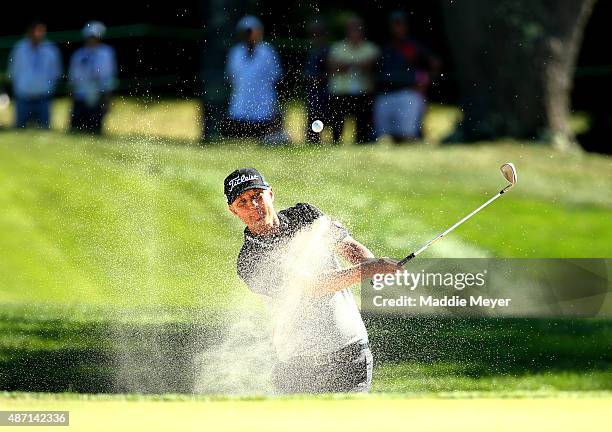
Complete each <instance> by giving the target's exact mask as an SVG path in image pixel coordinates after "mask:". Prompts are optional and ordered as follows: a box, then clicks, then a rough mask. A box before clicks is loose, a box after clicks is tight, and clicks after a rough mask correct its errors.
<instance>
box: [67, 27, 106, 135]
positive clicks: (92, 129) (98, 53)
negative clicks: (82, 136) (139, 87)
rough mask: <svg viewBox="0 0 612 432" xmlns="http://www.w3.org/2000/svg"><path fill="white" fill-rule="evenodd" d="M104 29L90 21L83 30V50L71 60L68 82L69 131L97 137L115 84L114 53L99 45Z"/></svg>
mask: <svg viewBox="0 0 612 432" xmlns="http://www.w3.org/2000/svg"><path fill="white" fill-rule="evenodd" d="M105 33H106V27H105V26H104V24H102V23H101V22H99V21H90V22H88V23H87V24H85V27H83V30H82V34H83V38H84V39H85V43H84V46H83V47H81V48H79V49H78V50H76V51H75V52H74V54H73V55H72V58H71V59H70V69H69V71H68V82H69V84H70V88H71V90H72V115H71V118H70V129H71V130H72V131H73V132H74V131H80V132H89V133H95V134H100V133H101V132H102V120H103V119H104V116H105V115H106V113H107V111H108V108H109V105H110V96H111V92H112V91H113V89H114V87H115V83H116V76H117V62H116V60H115V51H114V50H113V48H111V47H110V46H108V45H106V44H104V43H102V38H103V37H104V34H105Z"/></svg>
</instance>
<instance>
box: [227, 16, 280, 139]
mask: <svg viewBox="0 0 612 432" xmlns="http://www.w3.org/2000/svg"><path fill="white" fill-rule="evenodd" d="M236 30H237V32H238V34H239V35H240V38H241V39H242V42H240V43H238V44H237V45H234V46H233V47H232V48H231V49H230V51H229V53H228V56H227V64H226V70H225V74H226V77H227V79H228V81H229V82H230V85H231V95H230V102H229V116H228V117H229V118H228V121H227V125H226V131H225V134H226V135H227V136H230V137H236V138H258V139H261V140H262V142H263V143H264V144H271V145H276V144H287V143H288V142H289V137H288V136H287V134H286V132H285V131H284V130H283V119H282V117H281V114H280V110H279V106H278V95H277V91H276V84H277V83H278V81H279V80H280V78H281V75H282V67H281V64H280V60H279V57H278V54H277V53H276V50H275V49H274V47H273V46H272V45H270V44H269V43H267V42H264V41H263V24H262V23H261V21H260V20H259V19H258V18H256V17H254V16H250V15H247V16H245V17H243V18H242V19H241V20H240V21H239V22H238V25H237V26H236Z"/></svg>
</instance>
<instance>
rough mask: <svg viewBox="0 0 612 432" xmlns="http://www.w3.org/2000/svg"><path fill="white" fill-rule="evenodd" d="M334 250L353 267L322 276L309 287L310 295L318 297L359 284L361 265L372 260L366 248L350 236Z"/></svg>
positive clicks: (371, 255) (371, 254) (372, 255)
mask: <svg viewBox="0 0 612 432" xmlns="http://www.w3.org/2000/svg"><path fill="white" fill-rule="evenodd" d="M336 250H337V252H338V254H339V255H340V256H342V257H344V258H345V259H346V260H347V261H348V262H350V263H351V264H353V266H352V267H349V268H345V269H342V270H333V271H331V272H328V273H324V274H322V275H321V277H319V279H318V280H317V282H316V283H314V284H313V285H312V286H311V288H310V295H312V296H314V297H320V296H322V295H325V294H330V293H333V292H336V291H341V290H343V289H345V288H348V287H350V286H351V285H355V284H357V283H360V282H361V277H362V271H363V265H362V263H363V262H364V261H366V260H368V259H372V258H374V254H373V253H372V252H371V251H370V250H369V249H368V248H367V247H365V246H364V245H362V244H361V243H359V242H358V241H357V240H355V239H354V238H352V237H350V236H347V237H346V238H345V239H344V240H342V241H341V242H340V243H339V244H338V247H337V249H336Z"/></svg>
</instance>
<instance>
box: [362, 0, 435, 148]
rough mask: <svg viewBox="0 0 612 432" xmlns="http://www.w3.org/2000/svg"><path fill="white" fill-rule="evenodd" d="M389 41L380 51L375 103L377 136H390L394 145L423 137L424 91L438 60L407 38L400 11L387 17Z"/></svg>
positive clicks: (406, 28) (405, 26) (405, 25)
mask: <svg viewBox="0 0 612 432" xmlns="http://www.w3.org/2000/svg"><path fill="white" fill-rule="evenodd" d="M389 24H390V30H391V36H392V40H391V42H390V43H389V44H388V45H387V46H386V47H385V48H384V49H383V52H382V55H381V58H380V65H379V66H380V69H379V79H378V85H379V91H380V93H379V95H378V96H377V98H376V102H375V104H374V126H375V129H376V137H377V138H379V137H381V136H383V135H390V136H391V137H392V139H393V140H394V141H395V142H402V141H408V140H412V139H415V138H421V137H422V127H421V126H422V120H423V114H424V112H425V105H426V92H427V87H428V85H429V83H430V81H431V78H432V77H433V76H435V75H436V74H437V73H438V71H439V69H440V61H439V60H438V59H437V57H436V56H435V55H434V54H432V53H431V51H429V50H428V49H427V48H426V47H424V46H423V45H421V44H420V43H418V42H417V41H415V40H414V39H411V38H410V37H409V36H408V34H409V33H408V30H409V28H408V21H407V18H406V16H405V14H404V13H403V12H399V11H397V12H394V13H392V14H391V16H390V21H389Z"/></svg>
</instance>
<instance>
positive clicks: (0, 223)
mask: <svg viewBox="0 0 612 432" xmlns="http://www.w3.org/2000/svg"><path fill="white" fill-rule="evenodd" d="M506 160H511V161H514V162H515V163H516V164H517V166H518V169H519V176H520V182H521V183H520V184H519V186H518V187H517V188H516V190H515V191H513V192H512V194H510V195H508V196H507V197H504V198H503V199H501V200H499V201H498V202H496V203H495V205H493V206H491V207H489V208H487V209H486V210H485V211H484V212H483V213H482V214H479V215H478V217H477V218H475V219H473V220H471V221H470V222H469V223H467V224H465V225H464V226H462V227H461V228H460V229H458V230H457V231H456V232H454V233H453V234H452V235H451V236H449V238H447V239H446V240H444V241H443V242H441V243H439V244H437V245H436V246H435V247H433V248H432V249H431V250H430V251H428V254H429V256H446V257H450V256H453V257H465V256H472V257H473V256H505V257H608V256H612V230H611V229H610V227H611V225H610V222H609V221H610V216H611V215H612V195H610V193H609V191H610V190H612V175H611V174H610V173H611V172H612V162H611V160H610V159H608V158H604V157H598V156H591V155H581V156H577V155H572V154H558V153H555V152H553V151H552V150H550V149H548V148H544V147H530V146H526V145H522V144H520V143H500V144H496V145H481V146H457V147H452V148H435V147H434V148H432V147H427V146H412V147H401V148H387V147H384V146H378V147H373V148H349V147H342V148H338V149H329V148H320V149H312V148H307V147H300V146H298V147H293V148H287V149H267V148H262V147H258V146H255V145H249V144H245V143H234V144H228V145H226V146H222V147H214V146H213V147H204V148H200V147H192V146H182V145H175V144H174V143H173V142H172V141H160V140H152V139H149V138H121V139H117V138H101V139H96V138H89V137H83V136H66V135H63V134H59V133H47V134H45V133H33V132H24V133H14V132H6V133H3V134H2V135H0V182H2V184H3V188H2V190H1V191H0V205H1V206H2V207H3V208H4V209H5V211H4V212H3V213H2V215H0V248H1V250H3V251H7V252H6V253H4V256H3V257H2V260H0V274H2V275H3V281H2V284H1V285H0V295H1V296H2V299H3V302H4V303H22V304H23V303H25V304H28V303H40V302H44V303H47V302H48V303H58V304H62V305H66V304H70V305H71V304H76V305H79V304H83V303H85V304H93V305H101V306H106V305H108V306H113V305H118V306H127V305H138V304H142V305H150V304H155V305H168V306H176V307H183V306H194V307H198V308H204V309H206V308H208V309H211V310H217V309H223V308H225V307H229V306H230V305H231V301H232V298H233V296H234V295H235V294H238V295H241V294H242V292H243V291H242V290H243V288H242V286H241V285H240V283H239V282H238V280H237V278H236V277H235V270H234V260H235V255H236V252H237V250H238V249H239V246H240V242H241V227H240V224H239V221H237V220H235V219H234V218H233V217H232V215H231V214H230V213H229V212H228V211H227V209H226V204H225V203H224V200H223V196H222V193H221V183H222V180H223V177H224V176H225V175H226V174H227V173H228V172H230V171H231V170H232V169H234V168H235V167H237V166H241V165H252V166H257V167H259V168H260V169H261V170H262V171H263V172H264V173H265V174H266V175H267V177H268V179H269V180H270V181H271V182H272V184H273V185H274V188H275V192H276V196H277V206H278V207H279V208H282V207H285V206H289V205H292V204H293V203H295V202H299V201H308V202H311V203H313V204H315V205H316V206H318V207H320V208H322V209H323V210H324V211H325V212H327V213H328V214H330V215H333V216H335V217H337V218H339V219H340V220H342V221H343V222H344V223H345V224H346V225H347V226H348V227H349V228H350V229H351V231H352V233H353V235H354V236H355V237H356V238H357V239H359V240H361V241H363V242H364V243H365V244H367V245H369V246H370V247H371V248H372V249H373V250H374V251H375V253H376V254H378V255H387V256H398V257H399V256H403V255H405V253H406V252H407V251H410V250H412V249H414V248H415V247H416V246H418V245H420V244H421V243H423V242H424V241H426V240H428V239H429V238H430V237H431V236H432V235H434V234H435V233H436V232H438V231H440V230H441V229H443V228H445V227H447V226H448V225H450V224H451V223H453V222H454V221H456V220H457V219H458V218H460V217H461V216H463V215H464V214H466V213H468V212H469V211H471V210H472V209H473V208H475V207H476V206H477V205H479V204H480V203H481V202H483V200H484V199H486V198H487V197H488V196H490V195H491V194H492V193H494V192H495V191H496V190H497V189H498V188H499V187H500V186H501V185H502V184H503V180H502V179H501V176H500V175H499V173H498V171H497V166H498V165H499V164H500V163H502V162H504V161H506ZM561 171H563V172H564V174H565V175H564V176H563V177H562V178H560V177H559V176H558V173H559V172H561ZM8 251H10V253H8Z"/></svg>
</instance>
